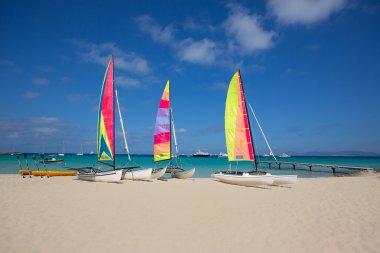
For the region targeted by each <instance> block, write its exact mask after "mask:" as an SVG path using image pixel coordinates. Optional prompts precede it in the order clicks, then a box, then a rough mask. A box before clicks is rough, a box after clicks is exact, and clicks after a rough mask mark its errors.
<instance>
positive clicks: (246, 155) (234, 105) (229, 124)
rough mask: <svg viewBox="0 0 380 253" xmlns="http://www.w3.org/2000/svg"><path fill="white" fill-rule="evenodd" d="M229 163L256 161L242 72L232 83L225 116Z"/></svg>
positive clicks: (235, 76)
mask: <svg viewBox="0 0 380 253" xmlns="http://www.w3.org/2000/svg"><path fill="white" fill-rule="evenodd" d="M224 120H225V122H224V124H225V133H226V146H227V152H228V160H229V161H254V160H255V156H254V151H253V144H252V137H251V130H250V126H249V120H248V115H247V106H246V104H245V96H244V90H243V84H242V81H241V76H240V71H238V72H236V73H235V75H234V76H233V77H232V80H231V82H230V85H229V88H228V93H227V99H226V110H225V115H224Z"/></svg>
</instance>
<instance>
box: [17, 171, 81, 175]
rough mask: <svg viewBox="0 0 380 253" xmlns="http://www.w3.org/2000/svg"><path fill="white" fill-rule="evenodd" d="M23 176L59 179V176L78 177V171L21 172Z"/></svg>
mask: <svg viewBox="0 0 380 253" xmlns="http://www.w3.org/2000/svg"><path fill="white" fill-rule="evenodd" d="M19 172H20V174H21V175H33V176H46V175H48V176H49V177H57V176H76V175H77V172H76V171H55V170H48V171H46V170H19Z"/></svg>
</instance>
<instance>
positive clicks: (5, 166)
mask: <svg viewBox="0 0 380 253" xmlns="http://www.w3.org/2000/svg"><path fill="white" fill-rule="evenodd" d="M36 157H38V158H37V159H36V161H34V160H33V159H32V154H29V155H28V158H27V161H26V160H25V159H24V157H23V156H21V157H20V163H21V166H22V169H26V162H28V165H29V168H30V169H31V170H35V169H37V167H38V168H39V169H44V165H43V164H41V163H39V162H38V161H39V158H40V157H39V155H36ZM45 157H49V156H47V154H45ZM55 158H56V159H64V163H62V164H46V169H48V170H67V167H83V166H96V167H100V168H101V169H104V170H108V169H109V167H108V166H105V165H102V164H100V163H97V156H96V155H83V156H77V155H74V154H65V156H63V157H61V156H55ZM131 158H132V161H133V163H132V164H134V165H140V166H141V167H143V168H149V167H153V168H154V162H153V156H151V155H132V156H131ZM257 159H258V161H274V160H273V158H270V157H258V158H257ZM278 160H279V161H286V162H300V163H314V164H331V165H346V166H355V167H369V168H377V169H380V157H335V156H334V157H332V156H326V157H322V156H318V157H312V156H294V157H289V158H278ZM127 161H128V158H127V156H126V155H117V158H116V164H117V166H124V165H130V163H128V162H127ZM181 161H182V166H183V167H184V168H185V169H191V168H196V171H195V175H194V177H195V178H208V177H210V174H211V173H212V172H216V171H221V170H227V169H228V168H229V163H228V160H227V157H215V156H212V157H185V156H184V157H182V156H181ZM165 165H166V164H165V162H163V163H161V166H165ZM238 166H239V170H242V171H249V170H250V169H251V168H252V163H250V162H240V163H239V165H238ZM235 168H236V164H233V165H232V169H235ZM272 168H273V169H272V170H268V166H267V165H266V164H262V165H261V166H260V169H261V170H265V171H269V172H271V173H272V174H278V175H281V174H297V175H298V176H299V177H329V176H333V174H332V173H331V169H329V168H320V167H313V169H312V171H311V172H310V171H309V168H308V167H305V166H303V167H302V166H299V167H296V170H293V167H292V166H290V165H289V166H285V165H282V166H281V169H280V170H279V169H278V166H276V165H272ZM274 168H275V169H274ZM19 169H20V166H19V163H18V160H17V158H16V155H0V174H17V173H18V171H19ZM337 172H341V173H347V172H353V171H349V170H343V169H340V170H337Z"/></svg>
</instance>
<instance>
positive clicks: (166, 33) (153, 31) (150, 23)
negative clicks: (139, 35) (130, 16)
mask: <svg viewBox="0 0 380 253" xmlns="http://www.w3.org/2000/svg"><path fill="white" fill-rule="evenodd" d="M134 21H135V22H136V23H137V25H138V26H139V27H140V30H141V31H143V32H146V33H148V34H150V36H151V37H152V40H153V41H155V42H160V43H164V44H171V43H173V42H175V37H174V32H175V31H174V28H173V27H172V26H166V27H161V26H160V25H159V24H158V23H157V22H156V21H155V20H154V19H153V18H152V17H150V16H149V15H144V16H140V17H137V18H135V19H134Z"/></svg>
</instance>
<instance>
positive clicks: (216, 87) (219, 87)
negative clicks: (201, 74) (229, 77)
mask: <svg viewBox="0 0 380 253" xmlns="http://www.w3.org/2000/svg"><path fill="white" fill-rule="evenodd" d="M210 89H211V90H223V91H226V90H227V89H228V84H227V83H214V84H212V85H210Z"/></svg>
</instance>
